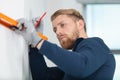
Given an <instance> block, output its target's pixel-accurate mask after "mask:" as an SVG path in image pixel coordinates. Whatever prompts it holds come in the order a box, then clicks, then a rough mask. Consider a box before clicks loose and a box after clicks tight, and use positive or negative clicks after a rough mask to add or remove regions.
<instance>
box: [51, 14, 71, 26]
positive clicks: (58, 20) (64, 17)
mask: <svg viewBox="0 0 120 80" xmlns="http://www.w3.org/2000/svg"><path fill="white" fill-rule="evenodd" d="M70 20H72V18H71V17H69V16H68V15H59V16H57V17H56V18H55V19H54V20H53V21H52V24H53V25H57V24H59V23H61V22H64V21H70Z"/></svg>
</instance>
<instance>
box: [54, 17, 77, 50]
mask: <svg viewBox="0 0 120 80" xmlns="http://www.w3.org/2000/svg"><path fill="white" fill-rule="evenodd" d="M52 25H53V30H54V32H55V33H56V35H57V38H58V40H59V42H60V45H61V46H62V47H63V48H65V49H72V48H73V44H74V42H75V41H76V39H78V38H79V22H78V21H75V20H73V18H71V17H69V16H67V15H59V16H58V17H56V18H55V19H54V20H53V21H52Z"/></svg>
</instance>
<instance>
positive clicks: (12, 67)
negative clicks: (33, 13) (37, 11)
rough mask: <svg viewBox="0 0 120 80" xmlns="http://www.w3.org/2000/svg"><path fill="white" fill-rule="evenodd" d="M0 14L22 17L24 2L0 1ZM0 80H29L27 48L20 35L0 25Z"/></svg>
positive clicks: (16, 0) (14, 17)
mask: <svg viewBox="0 0 120 80" xmlns="http://www.w3.org/2000/svg"><path fill="white" fill-rule="evenodd" d="M0 3H1V4H0V12H2V13H4V14H6V15H7V16H10V17H11V18H13V19H18V18H21V17H24V0H10V1H9V0H0ZM0 80H31V75H30V72H29V62H28V48H27V45H26V44H25V40H24V39H23V37H22V36H21V35H18V34H16V33H15V32H14V31H12V30H10V29H8V28H5V26H3V25H1V24H0Z"/></svg>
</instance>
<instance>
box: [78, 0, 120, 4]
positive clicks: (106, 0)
mask: <svg viewBox="0 0 120 80" xmlns="http://www.w3.org/2000/svg"><path fill="white" fill-rule="evenodd" d="M77 2H79V3H82V4H120V0H77Z"/></svg>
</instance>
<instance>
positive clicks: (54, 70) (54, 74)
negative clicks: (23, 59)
mask: <svg viewBox="0 0 120 80" xmlns="http://www.w3.org/2000/svg"><path fill="white" fill-rule="evenodd" d="M29 62H30V69H31V73H32V77H33V80H62V78H63V76H64V72H63V71H62V70H60V69H59V68H58V67H47V65H46V62H45V59H44V57H43V55H41V54H38V50H37V49H36V48H31V47H30V52H29Z"/></svg>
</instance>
